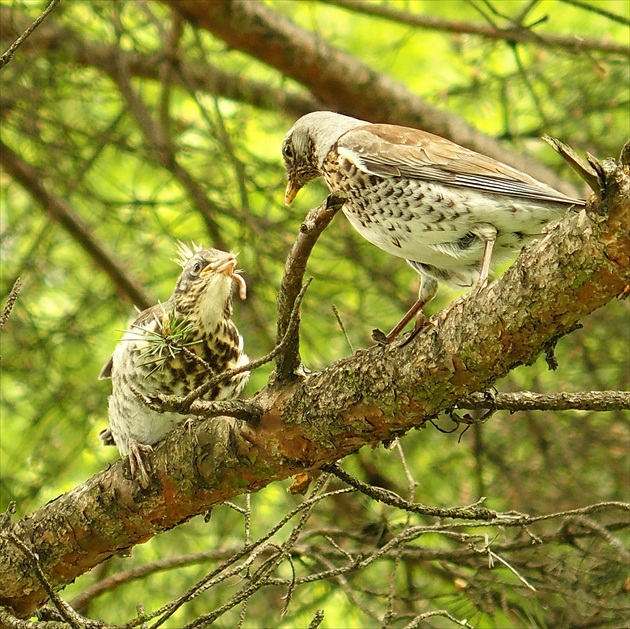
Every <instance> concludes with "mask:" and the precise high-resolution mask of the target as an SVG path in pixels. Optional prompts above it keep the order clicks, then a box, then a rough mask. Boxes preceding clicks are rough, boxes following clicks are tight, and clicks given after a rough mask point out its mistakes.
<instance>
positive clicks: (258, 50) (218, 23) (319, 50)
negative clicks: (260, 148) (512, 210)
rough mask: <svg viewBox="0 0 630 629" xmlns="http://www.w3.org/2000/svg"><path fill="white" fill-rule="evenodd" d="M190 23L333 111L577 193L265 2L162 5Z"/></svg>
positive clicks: (170, 0) (192, 0)
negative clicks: (428, 137) (431, 137)
mask: <svg viewBox="0 0 630 629" xmlns="http://www.w3.org/2000/svg"><path fill="white" fill-rule="evenodd" d="M162 1H163V2H165V3H166V4H168V5H170V6H171V7H173V8H174V9H175V10H177V11H179V12H180V13H181V14H182V15H183V16H184V17H185V18H186V19H187V20H189V21H190V22H191V23H192V24H194V25H196V26H198V27H200V28H204V29H206V30H208V31H210V32H211V33H213V34H214V35H216V36H217V37H219V38H221V39H223V40H224V41H225V42H226V43H227V44H228V45H229V46H231V47H234V48H236V49H238V50H241V51H243V52H246V53H248V54H250V55H252V56H253V57H255V58H256V59H258V60H259V61H262V62H264V63H267V64H268V65H270V66H271V67H274V68H276V69H277V70H279V71H280V72H281V73H282V74H283V75H285V76H287V77H291V78H293V79H295V80H296V81H298V82H300V83H302V84H303V85H305V86H307V87H308V88H309V89H310V91H311V92H312V93H313V94H314V95H315V96H316V97H317V98H318V99H320V100H321V101H322V102H323V103H324V104H325V105H326V107H328V108H331V109H334V110H337V111H340V112H341V113H345V114H350V115H352V116H356V117H357V118H364V119H366V120H369V121H370V122H388V123H393V124H401V125H407V126H410V127H417V128H420V129H424V130H426V131H431V132H432V133H436V134H437V135H441V136H444V137H446V138H448V139H449V140H452V141H453V142H457V143H458V144H462V145H464V146H467V147H469V148H471V149H474V150H476V151H479V152H480V153H483V154H485V155H490V156H491V157H494V158H495V159H498V160H499V161H502V162H505V163H507V164H510V165H512V166H515V167H516V168H519V169H520V170H523V171H524V172H527V173H529V174H530V175H532V176H533V177H536V178H537V179H539V180H541V181H544V182H545V183H547V184H549V185H551V186H553V187H555V188H556V189H558V190H561V191H563V192H565V193H566V194H569V195H572V196H577V193H576V191H575V189H574V188H573V187H572V186H570V185H568V184H567V183H566V181H563V180H562V179H561V178H559V177H558V175H557V174H556V173H554V172H553V171H551V170H550V169H548V168H546V167H544V166H542V165H541V164H540V162H538V161H536V160H534V159H532V158H530V157H527V156H525V155H522V154H518V153H516V152H515V151H513V150H510V149H508V148H506V147H505V146H503V145H502V144H500V143H499V142H497V141H496V140H494V139H493V138H491V137H489V136H487V135H484V134H483V133H480V132H479V131H477V130H476V129H474V128H472V127H471V126H470V125H469V124H468V123H466V122H465V121H464V120H462V119H461V118H459V117H457V116H455V115H453V114H450V113H447V112H444V111H442V110H440V109H438V108H437V107H435V106H433V105H431V104H429V103H428V102H426V101H425V100H423V99H422V98H420V97H418V96H417V95H415V94H413V93H412V92H410V91H409V90H408V89H407V87H405V86H404V85H403V84H402V83H399V82H398V81H395V80H393V79H391V78H389V77H387V76H384V75H382V74H379V73H378V72H376V71H375V70H373V69H371V68H370V67H369V66H368V65H367V64H364V63H362V62H361V61H359V60H357V59H356V58H355V57H353V56H352V55H350V54H348V53H346V52H344V51H343V50H340V49H338V48H335V47H333V46H331V45H330V44H329V43H328V42H327V41H326V40H324V39H322V38H321V37H318V36H316V35H314V34H313V33H311V32H310V31H307V30H305V29H303V28H300V27H299V26H298V25H297V24H295V23H294V22H292V21H291V20H289V19H288V18H286V17H285V16H284V15H282V14H281V13H278V12H277V11H274V10H273V9H271V8H270V7H268V6H267V5H265V4H264V3H262V2H248V1H247V0H212V1H211V2H200V1H199V0H162Z"/></svg>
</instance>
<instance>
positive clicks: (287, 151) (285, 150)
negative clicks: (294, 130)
mask: <svg viewBox="0 0 630 629" xmlns="http://www.w3.org/2000/svg"><path fill="white" fill-rule="evenodd" d="M282 155H284V158H285V159H293V147H292V146H291V144H290V143H289V142H287V143H286V144H285V145H284V146H283V147H282Z"/></svg>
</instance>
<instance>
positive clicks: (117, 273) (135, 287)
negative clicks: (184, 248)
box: [0, 141, 155, 309]
mask: <svg viewBox="0 0 630 629" xmlns="http://www.w3.org/2000/svg"><path fill="white" fill-rule="evenodd" d="M0 164H2V166H3V168H4V169H5V170H6V172H7V173H8V174H9V175H10V176H11V177H12V178H13V179H14V180H15V181H16V182H17V183H19V184H20V185H21V186H22V187H23V188H24V189H25V190H26V191H27V192H28V193H29V194H30V195H31V196H32V197H33V198H34V199H35V200H36V201H37V203H38V204H39V207H40V209H41V210H42V211H44V212H45V213H46V214H47V215H48V216H49V217H50V218H51V219H52V220H54V221H57V222H58V223H59V224H60V225H61V226H62V227H63V228H64V229H65V230H66V231H67V232H68V233H69V234H70V235H71V236H72V237H73V238H74V239H75V240H76V241H77V243H78V244H79V245H80V247H81V248H82V249H83V251H85V253H86V254H87V255H88V257H89V258H90V259H91V260H92V261H93V262H94V263H95V264H96V266H98V267H99V268H100V269H102V270H103V271H104V272H105V274H106V275H108V276H109V278H110V279H111V280H112V282H113V284H114V286H115V287H116V289H117V290H118V292H119V293H120V294H121V295H122V296H124V297H126V298H127V299H129V300H130V301H131V303H133V304H134V305H136V306H137V307H138V308H140V309H144V308H149V307H150V306H151V305H152V304H154V303H155V302H154V300H153V299H152V298H151V297H150V296H149V295H147V293H146V291H145V290H144V288H143V287H142V286H141V285H140V283H139V282H138V281H137V280H136V279H135V278H133V277H131V276H130V275H129V272H128V270H127V269H126V268H125V267H124V265H123V264H121V263H120V262H119V261H118V260H117V259H116V256H115V254H114V253H112V252H111V251H109V250H108V249H107V248H106V247H105V246H103V245H102V244H101V242H100V241H99V240H98V239H97V238H96V237H95V236H94V234H93V232H92V229H91V227H90V226H89V225H88V224H87V223H86V222H85V221H84V220H83V219H82V218H81V217H80V216H79V215H78V214H77V213H76V212H75V211H74V210H73V209H72V207H71V206H70V204H69V203H68V201H66V200H65V199H62V198H61V197H59V196H56V195H55V194H53V193H52V192H51V191H50V190H48V189H47V188H46V187H45V186H44V184H43V182H42V180H41V178H40V177H39V176H38V174H37V171H36V170H35V169H34V168H33V167H32V166H31V165H30V164H28V163H27V162H26V161H24V160H23V159H22V158H21V157H20V156H19V155H18V154H17V153H16V152H15V151H14V150H13V149H12V148H10V147H9V146H7V145H6V144H4V142H2V141H0Z"/></svg>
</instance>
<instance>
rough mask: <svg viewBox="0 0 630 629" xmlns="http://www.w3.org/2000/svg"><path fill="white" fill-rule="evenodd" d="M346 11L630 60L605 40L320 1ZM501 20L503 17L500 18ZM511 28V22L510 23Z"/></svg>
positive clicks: (348, 0)
mask: <svg viewBox="0 0 630 629" xmlns="http://www.w3.org/2000/svg"><path fill="white" fill-rule="evenodd" d="M324 2H326V3H327V4H333V5H336V6H339V7H342V8H344V9H348V10H350V11H355V12H357V13H364V14H366V15H373V16H375V17H381V18H384V19H387V20H390V21H393V22H399V23H401V24H409V25H411V26H417V27H419V28H426V29H430V30H432V31H443V32H447V33H461V34H469V35H478V36H480V37H485V38H487V39H498V40H504V41H508V42H522V43H534V44H536V45H537V46H540V47H544V48H552V49H553V48H560V49H562V50H568V51H569V52H572V53H579V52H583V51H584V50H593V51H598V52H603V53H606V54H613V55H623V56H630V48H629V47H628V46H624V45H623V44H618V43H616V42H613V41H608V40H606V39H592V38H588V37H583V36H579V35H570V36H567V35H556V34H553V33H534V32H533V31H531V30H529V29H528V28H525V27H522V26H518V27H516V26H512V27H509V28H500V27H498V26H495V25H492V24H491V25H485V24H475V23H472V22H456V21H454V20H446V19H443V18H438V17H433V16H428V15H422V14H419V13H410V12H408V11H400V10H398V9H396V8H395V7H392V6H391V5H388V4H379V3H376V2H362V1H357V0H324ZM502 17H505V16H502ZM512 24H514V22H512Z"/></svg>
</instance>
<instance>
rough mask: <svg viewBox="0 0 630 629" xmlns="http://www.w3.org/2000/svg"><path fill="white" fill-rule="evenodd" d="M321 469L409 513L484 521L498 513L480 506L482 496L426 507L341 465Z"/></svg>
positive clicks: (380, 500)
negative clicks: (470, 501) (459, 504)
mask: <svg viewBox="0 0 630 629" xmlns="http://www.w3.org/2000/svg"><path fill="white" fill-rule="evenodd" d="M323 469H324V471H326V472H329V473H330V474H333V475H334V476H336V477H337V478H338V479H339V480H341V481H343V482H344V483H346V484H347V485H350V487H354V488H355V489H356V490H358V491H360V492H361V493H362V494H365V495H366V496H369V497H370V498H373V499H374V500H378V501H379V502H382V503H383V504H387V505H390V506H392V507H396V508H397V509H401V510H403V511H407V512H409V513H417V514H420V515H428V516H433V517H438V518H461V519H462V520H484V521H493V520H496V518H497V517H498V515H499V514H498V513H497V512H496V511H493V510H492V509H487V508H486V507H481V506H480V503H481V502H482V501H483V500H484V499H483V498H482V499H481V500H480V501H479V502H477V503H475V504H474V505H469V506H467V507H452V508H447V509H442V508H437V507H428V506H426V505H422V504H419V503H417V502H410V501H408V500H405V499H404V498H402V497H401V496H399V495H398V494H396V493H394V492H393V491H389V490H388V489H383V488H382V487H375V486H374V485H368V484H367V483H364V482H362V481H360V480H359V479H358V478H355V477H354V476H351V475H350V474H348V473H347V472H345V471H344V470H343V469H341V467H339V465H338V464H337V463H333V464H331V465H327V466H325V467H324V468H323Z"/></svg>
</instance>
